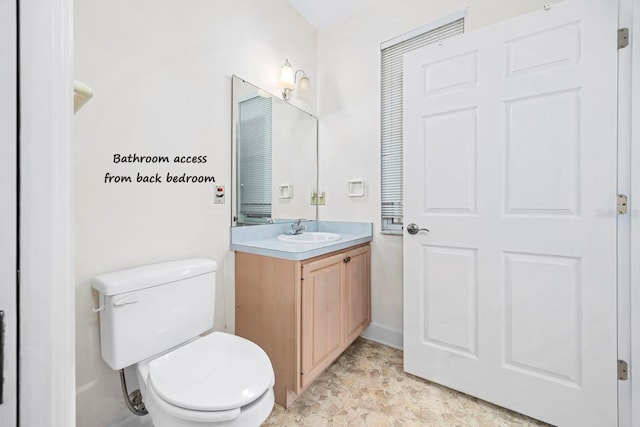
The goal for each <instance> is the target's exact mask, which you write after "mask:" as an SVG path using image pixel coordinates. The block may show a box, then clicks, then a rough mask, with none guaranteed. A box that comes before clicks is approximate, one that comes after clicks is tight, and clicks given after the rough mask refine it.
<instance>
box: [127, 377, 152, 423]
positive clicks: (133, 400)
mask: <svg viewBox="0 0 640 427" xmlns="http://www.w3.org/2000/svg"><path fill="white" fill-rule="evenodd" d="M120 385H121V386H122V397H124V402H125V403H126V404H127V408H129V410H130V411H131V412H132V413H133V414H134V415H137V416H139V417H141V416H143V415H147V414H148V413H149V412H147V409H146V408H145V407H144V402H143V401H142V393H140V389H135V390H133V391H132V392H131V394H129V393H128V392H127V381H126V379H125V378H124V369H120Z"/></svg>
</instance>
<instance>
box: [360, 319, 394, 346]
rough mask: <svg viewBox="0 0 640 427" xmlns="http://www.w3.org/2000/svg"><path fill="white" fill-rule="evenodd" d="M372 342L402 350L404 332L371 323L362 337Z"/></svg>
mask: <svg viewBox="0 0 640 427" xmlns="http://www.w3.org/2000/svg"><path fill="white" fill-rule="evenodd" d="M360 336H361V337H362V338H366V339H368V340H371V341H375V342H378V343H380V344H384V345H387V346H389V347H393V348H396V349H398V350H402V339H403V338H402V337H403V335H402V330H401V329H395V328H390V327H388V326H383V325H380V324H378V323H374V322H371V324H370V325H369V327H368V328H367V329H365V330H364V332H363V333H362V334H361V335H360Z"/></svg>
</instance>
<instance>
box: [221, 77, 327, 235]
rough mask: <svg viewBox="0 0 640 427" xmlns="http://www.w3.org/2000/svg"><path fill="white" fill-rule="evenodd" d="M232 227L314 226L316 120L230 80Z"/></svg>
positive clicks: (241, 82) (292, 107) (254, 89)
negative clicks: (299, 222) (299, 221)
mask: <svg viewBox="0 0 640 427" xmlns="http://www.w3.org/2000/svg"><path fill="white" fill-rule="evenodd" d="M231 86H232V117H233V127H232V131H231V139H232V153H233V159H232V165H233V166H232V169H233V170H232V177H233V182H232V201H233V202H232V225H233V226H245V225H258V224H269V223H277V222H291V221H293V220H295V219H298V218H303V219H308V220H316V219H317V206H316V205H315V204H312V196H314V198H315V194H316V191H317V190H316V189H317V183H318V177H317V163H318V160H317V154H318V149H317V147H318V119H317V118H316V117H315V116H313V115H311V114H309V113H307V112H306V111H303V110H301V109H299V108H297V107H295V106H293V105H291V104H288V103H286V102H285V101H283V100H281V99H280V98H277V97H275V96H273V95H271V94H269V93H267V92H266V91H264V90H262V89H260V88H259V87H257V86H254V85H252V84H251V83H249V82H247V81H245V80H243V79H241V78H239V77H237V76H233V77H232V83H231Z"/></svg>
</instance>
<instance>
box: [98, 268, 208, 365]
mask: <svg viewBox="0 0 640 427" xmlns="http://www.w3.org/2000/svg"><path fill="white" fill-rule="evenodd" d="M216 267H217V265H216V263H215V261H211V260H208V259H186V260H182V261H173V262H166V263H161V264H153V265H148V266H144V267H137V268H131V269H127V270H120V271H116V272H113V273H108V274H103V275H100V276H97V277H95V278H94V279H93V281H92V283H93V287H94V288H95V289H96V290H97V291H98V292H99V293H100V296H99V300H100V303H99V307H100V341H101V351H102V358H103V359H104V360H105V361H106V362H107V364H109V366H111V368H112V369H116V370H117V369H122V368H125V367H127V366H130V365H133V364H136V363H138V362H140V361H141V360H144V359H147V358H149V357H151V356H154V355H156V354H159V353H162V352H164V351H165V350H168V349H170V348H172V347H175V346H177V345H179V344H182V343H184V342H186V341H188V340H189V339H191V338H193V337H196V336H198V335H200V334H201V333H203V332H205V331H207V330H209V329H211V328H212V327H213V315H214V307H215V287H216Z"/></svg>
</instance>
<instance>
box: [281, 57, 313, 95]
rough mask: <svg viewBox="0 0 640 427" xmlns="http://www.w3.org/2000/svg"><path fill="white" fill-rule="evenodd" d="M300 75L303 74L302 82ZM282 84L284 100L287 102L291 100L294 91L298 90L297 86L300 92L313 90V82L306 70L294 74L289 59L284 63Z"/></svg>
mask: <svg viewBox="0 0 640 427" xmlns="http://www.w3.org/2000/svg"><path fill="white" fill-rule="evenodd" d="M298 73H302V77H300V81H298ZM280 84H281V85H282V87H283V89H282V98H283V99H284V100H285V101H289V100H290V99H291V97H292V96H293V91H294V90H296V86H298V90H299V91H300V92H305V91H308V90H309V89H310V88H311V81H310V80H309V77H307V74H306V73H305V72H304V70H298V71H296V72H295V73H294V72H293V67H291V64H290V63H289V60H288V59H286V60H285V61H284V65H283V66H282V68H281V69H280Z"/></svg>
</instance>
